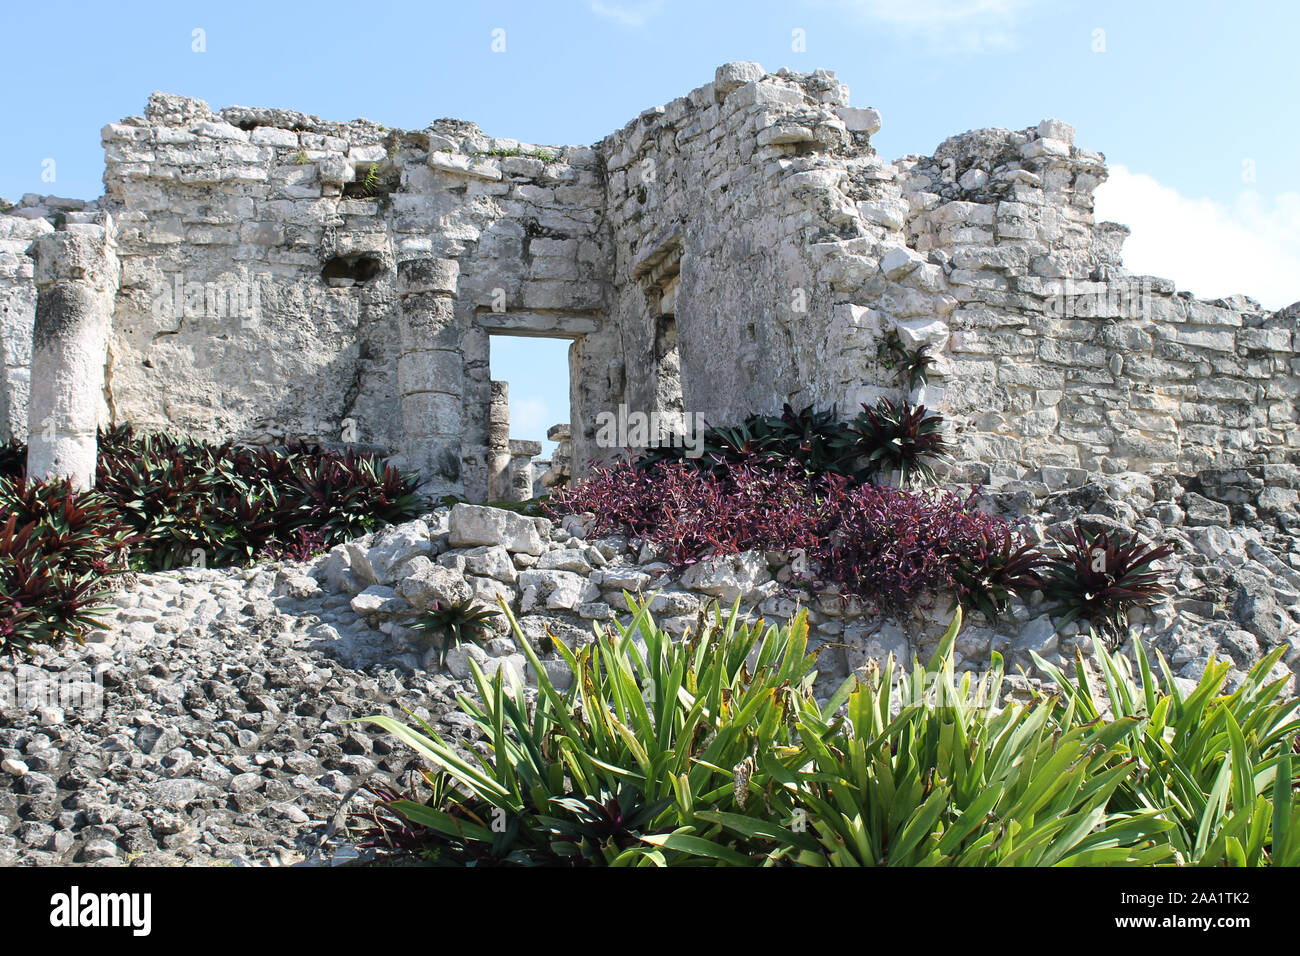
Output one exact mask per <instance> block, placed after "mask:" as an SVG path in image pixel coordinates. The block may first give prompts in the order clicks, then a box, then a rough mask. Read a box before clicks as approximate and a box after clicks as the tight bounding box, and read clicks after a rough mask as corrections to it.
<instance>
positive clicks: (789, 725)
mask: <svg viewBox="0 0 1300 956" xmlns="http://www.w3.org/2000/svg"><path fill="white" fill-rule="evenodd" d="M628 607H629V610H630V611H632V612H633V617H632V620H631V622H630V623H629V624H627V625H622V624H615V625H614V627H613V629H611V630H606V629H605V628H603V627H601V626H600V625H596V640H595V642H594V643H592V644H590V645H588V646H586V647H583V648H581V649H580V650H578V651H570V650H569V649H568V648H567V647H565V646H564V645H563V644H561V643H560V642H558V641H557V642H555V643H554V647H555V649H556V650H557V651H558V652H559V653H560V654H561V655H562V658H563V660H564V661H565V662H566V663H567V665H568V666H569V668H570V669H571V670H572V672H573V674H574V675H575V679H574V681H573V685H572V687H571V688H570V689H569V690H567V691H564V692H561V691H560V690H558V689H557V688H556V687H555V685H554V684H553V683H552V682H551V680H550V679H549V677H548V676H547V671H546V669H545V668H544V667H543V666H542V663H541V661H540V660H539V658H538V657H537V655H536V652H535V651H534V650H533V648H532V647H531V645H530V644H529V643H528V641H527V640H526V638H525V637H524V636H523V634H522V633H521V632H520V630H519V627H518V624H517V622H515V620H514V618H513V616H510V615H509V609H508V608H506V607H505V606H504V605H502V610H503V612H504V613H506V614H507V617H508V618H509V620H510V623H511V626H512V627H513V629H514V632H515V636H516V640H517V641H518V642H519V644H520V645H521V646H522V647H523V650H524V653H525V655H526V656H527V657H528V659H529V661H530V663H531V665H532V669H533V672H534V673H535V674H536V675H537V683H538V693H537V700H536V704H535V705H533V706H531V707H530V706H529V704H528V703H527V701H526V698H525V695H524V690H523V688H516V689H515V690H514V691H513V692H510V693H507V691H506V688H505V685H504V682H503V680H502V678H501V675H500V673H498V674H497V675H496V676H495V677H494V678H493V679H492V680H490V681H489V680H488V679H486V678H485V677H484V676H483V674H482V672H481V671H480V670H479V669H478V667H477V666H476V665H474V664H473V662H472V661H471V671H472V674H473V679H474V683H475V686H476V688H477V690H478V700H470V699H468V698H466V697H463V696H462V697H460V698H459V701H460V706H461V708H462V709H463V710H464V712H465V713H467V714H469V715H470V716H471V717H472V718H473V719H474V721H475V723H476V724H477V725H478V726H479V728H480V729H481V730H482V732H483V735H484V738H485V739H486V741H487V743H488V745H489V747H490V752H489V753H488V754H479V753H475V754H473V755H471V756H466V755H465V754H463V753H462V752H461V751H459V750H458V749H456V747H454V746H453V745H452V744H451V743H449V742H448V741H446V740H444V739H443V738H441V737H440V736H439V735H438V734H437V733H436V732H435V731H434V730H433V729H432V728H431V727H429V726H428V725H427V724H426V723H424V722H422V721H418V720H417V722H416V726H414V727H407V726H406V725H404V724H402V723H400V722H399V721H396V720H394V719H392V718H390V717H385V716H375V717H367V718H365V720H366V721H368V722H370V723H373V724H375V725H377V726H379V727H382V728H383V729H385V730H387V731H389V732H390V733H392V734H393V735H394V736H396V737H397V738H398V739H400V740H402V741H403V742H405V743H407V744H408V745H410V746H411V747H413V748H414V749H415V750H416V751H417V752H418V753H420V754H421V755H423V756H424V757H425V758H427V759H428V760H429V761H430V762H431V763H432V764H433V765H434V766H435V767H436V768H437V771H436V773H435V774H434V779H435V780H436V781H438V783H439V786H440V787H441V791H440V792H441V793H442V795H443V797H442V799H441V800H440V801H438V802H436V803H432V804H422V803H418V802H415V801H397V802H394V804H393V807H394V809H396V810H397V811H399V812H400V813H402V814H403V815H404V816H405V817H406V818H407V819H408V820H410V821H412V822H415V823H419V824H422V825H423V826H425V827H427V829H428V833H429V835H430V838H431V839H432V840H433V842H434V843H435V845H437V846H439V847H440V848H441V849H443V850H444V851H445V852H446V853H448V854H451V855H452V856H454V857H456V858H458V859H460V860H462V861H464V862H482V861H493V862H509V863H514V864H521V865H522V864H529V863H533V864H536V863H550V864H570V865H575V864H598V865H611V866H666V865H677V864H700V863H706V864H707V863H710V862H724V863H728V864H732V865H750V864H754V863H758V862H762V861H763V860H764V859H765V858H767V856H768V855H769V853H770V851H772V850H773V849H774V848H779V846H782V845H784V844H783V843H773V842H772V841H773V840H774V839H777V838H783V837H784V836H785V831H784V829H783V828H782V827H780V826H779V825H777V824H775V823H773V822H771V821H775V820H779V819H788V818H789V817H790V815H791V812H792V809H793V806H792V803H791V796H790V795H789V794H788V793H786V792H785V791H784V790H783V789H782V788H779V787H778V788H777V789H776V790H774V791H772V792H770V793H769V792H767V791H766V787H767V785H768V784H769V783H770V782H771V781H770V778H768V777H767V776H766V774H765V773H763V772H752V773H746V772H745V770H746V768H747V767H750V766H751V765H752V762H753V760H754V754H756V753H757V754H763V755H766V756H767V757H768V759H769V761H776V762H777V763H779V764H782V766H783V771H782V772H783V773H791V772H793V771H794V770H795V769H797V767H798V766H799V762H800V761H802V760H803V759H804V757H803V756H802V750H801V749H800V748H799V747H798V746H796V738H795V732H794V719H795V716H796V715H795V710H796V709H797V708H798V707H802V706H816V705H815V703H813V702H812V694H811V687H812V680H813V676H814V674H813V671H812V667H813V663H814V658H813V657H812V655H810V654H809V653H808V645H807V642H808V629H807V625H806V623H805V622H804V621H803V619H802V618H800V619H799V620H797V621H796V622H794V623H793V624H791V625H789V626H786V627H781V628H778V627H767V626H764V624H763V622H761V621H759V622H745V621H743V620H742V618H741V616H740V615H738V614H736V613H734V608H733V613H732V614H730V615H727V616H726V617H725V620H722V621H713V620H710V619H708V618H707V617H706V616H705V615H704V614H701V616H700V618H699V620H698V622H697V627H696V628H695V629H694V630H692V631H691V632H690V633H689V634H688V635H687V637H686V638H685V639H684V640H681V641H674V640H673V639H672V637H671V636H670V635H669V634H667V633H666V632H665V631H663V630H662V629H660V628H659V627H657V626H656V625H655V623H654V621H653V619H652V617H651V615H650V612H649V609H648V605H647V604H645V603H640V604H638V603H636V602H634V601H633V600H632V599H631V598H630V597H629V598H628ZM825 717H826V719H830V714H829V713H827V714H826V715H825ZM446 781H451V783H452V786H445V785H444V784H445V782H446ZM611 799H613V801H614V804H615V805H616V806H615V805H612V804H611V803H610V800H611ZM760 808H761V809H763V811H764V814H765V816H766V817H768V818H769V820H768V822H764V821H763V820H761V819H757V818H756V819H755V821H754V824H753V825H754V827H755V835H754V836H752V837H749V836H727V835H726V834H725V832H724V829H723V826H722V822H721V820H722V818H711V817H707V816H706V815H705V813H704V812H703V811H705V810H708V811H717V812H721V813H734V814H744V813H745V812H746V811H748V813H749V814H750V815H751V816H754V814H755V811H756V810H758V809H760ZM768 808H770V809H768ZM620 816H621V818H622V822H621V823H620V822H619V821H618V818H619V817H620ZM494 822H499V826H498V828H497V829H494V828H493V826H492V824H493V823H494ZM628 837H634V839H628ZM801 841H802V842H803V843H804V845H807V846H811V845H812V844H811V842H810V840H809V839H808V838H807V837H806V836H805V837H803V838H801Z"/></svg>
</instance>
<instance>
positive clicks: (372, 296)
mask: <svg viewBox="0 0 1300 956" xmlns="http://www.w3.org/2000/svg"><path fill="white" fill-rule="evenodd" d="M879 126H880V117H879V116H878V114H877V113H876V112H875V111H874V110H871V109H865V108H855V107H852V106H850V105H849V98H848V90H847V88H846V87H845V86H844V85H843V84H842V83H840V82H839V81H838V80H836V79H835V77H834V75H833V74H830V73H828V72H826V71H820V70H819V71H817V72H814V73H810V74H797V73H791V72H789V71H785V70H782V71H779V72H778V73H775V74H768V73H766V72H765V71H764V70H763V69H762V68H761V67H760V66H758V65H757V64H753V63H731V64H727V65H725V66H723V67H721V68H719V70H718V72H717V74H716V76H715V78H714V80H713V82H711V83H709V84H706V85H705V86H702V87H700V88H699V89H696V90H694V91H693V92H691V93H690V94H688V95H686V96H684V97H681V98H680V99H677V100H674V101H673V102H672V103H669V104H668V105H667V106H664V107H659V108H656V109H652V110H647V111H646V112H644V113H642V114H641V115H640V116H639V117H638V118H637V119H636V120H634V121H633V122H632V123H630V124H629V125H628V126H627V127H625V128H624V129H622V130H620V131H618V132H616V133H614V134H612V135H611V136H609V137H607V138H606V139H605V140H603V141H602V142H600V143H598V144H596V145H595V146H594V147H584V146H564V147H553V146H552V147H537V146H533V145H530V144H521V143H518V142H516V141H514V140H506V139H497V138H492V137H488V136H486V135H484V134H483V133H482V132H481V131H480V130H479V129H478V128H477V127H476V126H474V125H473V124H470V123H465V122H461V121H457V120H439V121H437V122H435V123H433V124H431V125H430V126H429V127H427V128H425V129H423V130H414V131H401V130H389V129H386V128H384V127H382V126H379V125H377V124H375V123H371V122H369V121H366V120H357V121H354V122H351V123H329V122H323V121H321V120H319V119H317V118H316V117H313V116H307V115H304V114H301V113H295V112H291V111H286V110H273V109H249V108H244V107H231V108H228V109H225V110H221V111H220V112H215V113H214V112H213V111H212V110H211V109H209V107H208V106H207V105H206V104H204V103H202V102H201V101H198V100H192V99H186V98H184V97H179V96H171V95H166V94H161V93H160V94H155V95H154V96H153V97H152V98H151V99H150V101H149V104H148V107H147V108H146V110H145V113H144V115H143V116H141V117H129V118H127V119H125V120H123V121H122V122H121V123H115V124H110V125H109V126H107V127H105V128H104V130H103V138H104V144H105V157H106V170H105V186H106V193H105V196H104V197H103V198H102V199H101V200H99V201H98V202H97V203H96V204H91V206H87V207H86V210H87V211H70V212H68V213H67V214H66V215H64V216H63V219H64V221H63V222H60V221H58V220H59V217H58V216H56V215H55V210H53V209H44V212H43V213H42V214H41V215H35V210H36V209H37V207H38V205H39V204H38V203H36V202H33V203H27V202H26V198H25V200H24V207H25V209H26V214H25V215H24V214H23V213H24V209H19V210H10V214H9V215H4V214H2V213H0V243H3V245H0V303H3V305H4V308H5V311H4V313H3V315H4V320H3V325H2V326H0V352H2V353H3V354H2V355H0V358H2V359H3V361H0V375H2V376H3V378H2V379H0V383H2V384H3V387H2V388H0V419H3V420H4V421H3V422H0V429H6V430H7V432H8V433H11V434H21V433H22V431H23V426H22V423H23V419H24V413H23V406H24V405H25V401H26V398H25V395H26V385H25V374H29V373H27V372H26V369H27V365H28V363H29V359H28V358H27V346H26V344H25V343H26V341H27V339H28V338H29V334H28V331H27V330H28V329H30V324H31V320H32V317H33V313H34V303H35V292H34V289H33V287H32V285H31V278H30V276H31V272H30V265H29V263H30V255H29V253H28V251H27V250H28V247H29V246H30V244H31V240H32V239H35V238H36V237H37V236H38V235H39V234H40V233H42V232H45V231H49V230H50V229H51V228H52V227H53V226H62V225H64V224H65V222H72V223H73V224H75V222H76V220H75V219H73V218H72V217H75V216H84V215H89V214H90V213H91V212H93V213H95V214H98V213H99V212H101V211H102V212H103V213H104V214H111V216H112V217H113V219H114V220H115V222H116V230H115V239H116V243H117V252H118V256H119V258H120V261H121V282H120V286H119V288H118V290H117V295H116V302H115V305H114V309H113V316H112V328H111V330H110V332H109V347H108V356H107V360H106V364H105V369H104V383H103V390H104V398H105V401H104V409H105V411H104V416H105V418H106V419H111V420H115V421H126V420H130V421H133V422H135V423H137V424H138V425H141V426H144V427H147V428H154V427H163V426H175V427H178V428H182V429H185V430H187V431H191V432H196V433H199V434H204V435H207V436H210V437H222V438H235V439H239V440H244V441H277V440H281V439H287V438H303V439H308V440H312V441H320V442H327V443H336V442H342V443H346V444H351V445H360V446H371V447H378V448H382V449H383V450H385V451H387V452H389V453H392V454H394V455H396V457H397V458H398V459H399V462H400V463H401V464H404V465H405V466H407V467H413V468H419V469H420V470H421V471H422V472H423V474H424V476H425V478H426V481H427V485H428V488H429V489H430V490H433V491H436V492H447V491H455V492H462V493H466V494H468V495H469V496H471V497H474V498H480V499H481V498H485V497H487V495H488V491H489V473H490V468H489V459H490V457H491V456H492V455H493V454H495V455H496V456H497V457H498V458H502V457H503V456H504V452H505V447H506V446H502V445H501V444H500V442H501V439H502V438H503V436H502V435H500V434H498V435H496V436H495V437H492V436H491V435H490V425H491V412H490V409H491V406H492V394H491V388H492V384H491V380H490V372H489V336H491V335H493V334H510V335H532V336H550V337H559V338H565V339H569V340H571V342H572V345H571V347H570V368H569V373H570V414H571V417H570V422H571V424H572V430H571V432H572V433H571V438H570V442H571V455H572V468H573V471H574V473H580V472H581V470H582V469H583V468H584V467H585V466H586V464H587V463H589V462H590V461H592V460H593V459H597V458H603V457H609V456H612V455H613V454H615V453H616V452H617V449H615V448H609V447H598V443H597V423H598V416H599V415H600V414H601V413H603V412H613V411H616V410H617V408H618V407H619V406H620V405H622V406H626V407H627V408H628V409H629V410H632V411H642V412H651V411H661V412H662V411H669V412H681V413H687V414H692V413H694V414H699V415H701V416H703V417H704V418H705V419H706V420H708V421H709V422H711V423H714V424H718V423H725V422H728V421H734V420H736V419H739V418H741V417H743V416H745V415H747V414H750V413H752V412H755V411H766V412H774V411H778V410H779V409H780V407H781V405H782V404H783V403H784V402H790V403H791V404H793V405H795V406H796V407H801V406H803V405H808V404H813V405H818V406H823V407H824V406H828V405H831V404H835V405H837V406H838V407H839V409H840V411H841V412H842V413H843V414H844V415H846V416H847V415H851V414H853V413H854V412H855V411H856V410H857V406H858V404H859V403H861V402H871V401H874V400H875V399H876V398H878V397H880V396H889V397H892V398H903V397H908V398H910V399H911V400H913V401H920V402H924V403H925V404H927V405H928V406H930V407H933V408H935V409H937V410H939V411H942V412H944V413H945V414H946V415H947V416H949V418H950V420H951V422H952V427H953V429H954V431H955V432H956V437H957V438H958V447H959V448H960V449H961V452H962V454H963V457H964V458H965V459H966V461H965V462H964V463H963V464H962V466H961V467H960V468H959V469H958V474H959V475H965V476H968V477H973V478H981V479H984V480H992V481H994V482H1001V481H1005V480H1015V479H1021V478H1036V479H1039V480H1043V481H1047V482H1049V483H1051V484H1053V485H1058V484H1064V483H1070V482H1072V481H1074V480H1076V479H1077V478H1078V477H1079V475H1080V474H1081V472H1082V471H1083V470H1105V471H1118V470H1125V469H1134V468H1140V469H1146V470H1175V471H1180V472H1182V473H1191V472H1193V471H1195V470H1197V469H1199V468H1202V467H1204V466H1206V465H1219V466H1222V465H1237V464H1250V463H1256V462H1281V461H1288V460H1293V459H1295V458H1296V452H1297V431H1296V426H1295V419H1296V414H1295V412H1296V407H1295V403H1296V392H1297V381H1298V380H1297V374H1296V373H1297V371H1298V370H1300V368H1298V366H1297V358H1296V354H1295V331H1296V320H1297V314H1298V311H1300V310H1297V309H1296V308H1295V307H1292V308H1291V309H1287V310H1283V311H1281V312H1278V313H1268V312H1267V311H1266V310H1263V309H1262V308H1260V307H1259V306H1258V304H1257V303H1254V302H1253V301H1251V300H1249V299H1245V298H1243V297H1236V298H1233V299H1229V300H1225V301H1220V302H1202V301H1199V300H1196V299H1194V298H1192V297H1190V296H1188V295H1186V294H1182V293H1177V292H1176V291H1175V290H1174V288H1173V285H1172V283H1170V282H1168V281H1165V280H1160V279H1149V278H1144V277H1134V276H1130V275H1129V274H1128V273H1127V272H1125V270H1124V269H1123V267H1122V264H1121V260H1120V254H1119V250H1120V245H1121V243H1122V241H1123V237H1124V235H1125V234H1126V230H1124V228H1123V227H1121V226H1118V225H1115V224H1111V223H1101V224H1098V223H1095V222H1094V220H1093V215H1092V192H1093V190H1094V189H1095V187H1096V186H1097V185H1098V184H1099V183H1100V182H1101V181H1102V180H1103V179H1104V177H1105V164H1104V160H1103V158H1102V157H1101V155H1100V154H1098V153H1094V152H1091V151H1088V150H1085V149H1081V148H1079V147H1077V146H1075V145H1074V143H1073V135H1074V131H1073V130H1072V129H1071V128H1070V127H1069V126H1068V125H1066V124H1064V123H1061V122H1059V121H1056V120H1045V121H1044V122H1043V123H1041V124H1039V126H1038V127H1036V128H1031V129H1028V130H1021V131H1008V130H999V129H993V130H978V131H974V132H971V133H966V134H962V135H960V136H956V137H953V138H951V139H949V140H947V141H945V142H944V143H943V144H941V145H940V147H939V148H938V150H936V152H935V154H934V155H933V156H928V157H920V156H908V157H904V158H903V159H900V160H898V161H896V162H894V163H887V162H885V161H883V160H882V159H881V158H880V157H879V156H877V155H876V153H875V150H874V149H873V148H872V146H871V136H872V134H873V133H874V132H875V131H876V130H877V129H878V128H879ZM38 198H39V197H38ZM92 207H93V208H92ZM0 208H3V207H0ZM892 335H896V336H897V337H898V338H899V339H900V341H902V342H903V343H904V344H907V345H910V346H917V345H920V344H929V345H930V346H931V347H932V348H933V349H934V351H935V354H936V356H937V368H936V369H935V372H934V375H933V376H932V380H931V382H930V384H929V385H928V386H926V387H925V388H922V389H919V390H916V391H915V392H913V393H910V394H909V393H907V392H906V390H905V388H904V385H903V383H902V382H901V381H900V380H899V376H898V374H897V373H896V372H895V371H893V370H891V369H890V368H889V367H888V366H887V364H886V363H885V362H883V361H882V353H881V346H882V343H883V342H884V341H885V340H886V339H887V338H888V337H890V336H892ZM498 431H500V428H498ZM493 442H495V444H493ZM520 448H523V446H520ZM516 457H517V456H516ZM499 470H500V469H498V471H499ZM514 470H515V472H516V473H522V472H521V471H520V469H519V468H517V467H516V468H515V469H514ZM512 487H513V483H512Z"/></svg>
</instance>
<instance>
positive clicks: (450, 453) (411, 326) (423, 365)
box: [397, 259, 465, 494]
mask: <svg viewBox="0 0 1300 956" xmlns="http://www.w3.org/2000/svg"><path fill="white" fill-rule="evenodd" d="M459 275H460V266H459V264H458V263H457V262H456V260H455V259H408V260H406V261H405V262H399V263H398V264H397V294H398V296H399V298H400V300H401V317H400V334H401V340H402V341H401V348H402V351H401V355H400V357H399V358H398V360H397V380H398V387H399V389H400V390H401V407H402V427H401V434H402V440H401V445H400V447H401V458H402V462H403V464H404V465H405V467H407V468H412V469H418V470H419V472H420V474H421V476H422V477H423V479H424V480H423V483H422V487H423V488H424V490H425V491H427V492H429V493H431V494H460V493H462V491H463V482H462V480H461V467H460V466H461V441H462V435H463V431H464V422H463V406H464V380H465V371H464V366H465V357H464V352H463V349H462V344H461V336H462V329H461V324H460V322H459V320H458V319H457V317H456V298H455V296H456V285H457V280H458V278H459Z"/></svg>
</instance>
